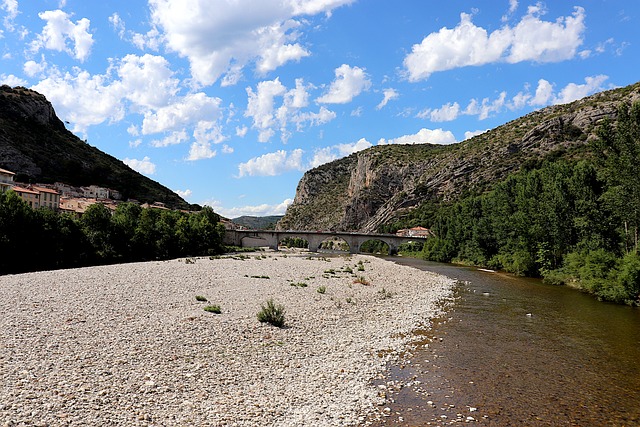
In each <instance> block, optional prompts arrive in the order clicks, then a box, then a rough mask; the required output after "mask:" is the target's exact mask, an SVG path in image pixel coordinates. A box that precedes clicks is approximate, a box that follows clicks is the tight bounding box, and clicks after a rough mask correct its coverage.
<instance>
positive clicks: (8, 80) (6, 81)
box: [0, 74, 27, 87]
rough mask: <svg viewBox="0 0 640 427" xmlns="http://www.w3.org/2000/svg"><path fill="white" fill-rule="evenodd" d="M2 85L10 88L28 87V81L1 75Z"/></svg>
mask: <svg viewBox="0 0 640 427" xmlns="http://www.w3.org/2000/svg"><path fill="white" fill-rule="evenodd" d="M0 84H3V85H9V86H12V87H14V86H26V85H27V82H26V80H23V79H21V78H20V77H16V76H14V75H13V74H0Z"/></svg>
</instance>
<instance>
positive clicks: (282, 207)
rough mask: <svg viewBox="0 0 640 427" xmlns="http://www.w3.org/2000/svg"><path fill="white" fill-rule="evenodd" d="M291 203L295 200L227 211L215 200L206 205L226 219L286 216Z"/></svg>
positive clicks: (234, 208)
mask: <svg viewBox="0 0 640 427" xmlns="http://www.w3.org/2000/svg"><path fill="white" fill-rule="evenodd" d="M291 203H293V199H286V200H284V201H283V202H282V203H278V204H275V205H269V204H266V203H265V204H262V205H257V206H240V207H233V208H229V209H227V208H224V207H223V206H222V204H221V203H220V202H218V201H216V200H214V201H211V202H206V203H205V205H208V206H211V207H212V208H213V210H214V211H215V212H216V213H218V214H219V215H222V216H223V217H225V218H237V217H240V216H270V215H284V214H285V212H286V211H287V208H288V207H289V205H290V204H291Z"/></svg>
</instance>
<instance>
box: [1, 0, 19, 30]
mask: <svg viewBox="0 0 640 427" xmlns="http://www.w3.org/2000/svg"><path fill="white" fill-rule="evenodd" d="M0 9H2V10H4V11H5V12H6V15H5V17H4V20H3V24H4V27H5V28H6V29H7V30H9V31H13V29H14V28H13V20H14V19H16V17H17V16H18V0H2V2H1V3H0ZM1 34H2V32H1V31H0V35H1Z"/></svg>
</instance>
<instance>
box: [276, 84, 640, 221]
mask: <svg viewBox="0 0 640 427" xmlns="http://www.w3.org/2000/svg"><path fill="white" fill-rule="evenodd" d="M638 99H640V83H636V84H635V85H632V86H628V87H625V88H621V89H616V90H612V91H607V92H602V93H599V94H596V95H593V96H590V97H587V98H584V99H582V100H579V101H575V102H573V103H571V104H565V105H557V106H553V107H548V108H544V109H542V110H539V111H536V112H533V113H531V114H528V115H526V116H524V117H521V118H519V119H517V120H514V121H511V122H509V123H507V124H505V125H502V126H500V127H498V128H496V129H493V130H491V131H488V132H486V133H484V134H482V135H478V136H476V137H474V138H472V139H469V140H467V141H464V142H461V143H458V144H453V145H448V146H436V145H430V144H415V145H386V146H376V147H372V148H370V149H368V150H364V151H361V152H358V153H355V154H352V155H351V156H349V157H346V158H343V159H340V160H337V161H334V162H331V163H328V164H325V165H322V166H320V167H318V168H315V169H312V170H310V171H308V172H307V173H306V174H305V175H304V176H303V177H302V179H301V180H300V183H299V184H298V188H297V190H296V196H295V199H294V202H293V204H292V205H291V206H290V207H289V209H288V210H287V213H286V215H285V216H284V218H283V219H282V220H281V221H280V222H279V223H278V228H279V229H308V230H314V229H322V230H327V229H335V230H341V231H349V230H360V231H365V232H371V231H376V230H377V229H378V228H379V227H380V226H381V225H383V224H385V223H387V222H389V221H391V220H393V219H394V218H397V217H399V216H401V215H402V214H403V213H405V212H407V211H408V210H411V209H413V208H415V207H416V206H418V205H419V204H421V203H422V202H424V201H426V200H452V199H456V198H457V197H459V196H461V195H464V194H467V193H469V192H482V191H486V190H488V189H490V188H491V186H492V184H493V183H496V182H498V181H500V180H502V179H504V178H505V177H507V176H508V175H509V174H511V173H514V172H517V171H518V170H520V169H521V168H522V167H525V166H527V165H529V166H530V165H535V164H537V163H539V162H541V161H542V160H544V159H545V158H549V157H568V158H579V157H584V156H588V155H589V151H588V141H589V140H591V139H592V138H594V137H595V130H596V128H597V125H598V123H599V122H600V121H601V120H602V119H604V118H605V117H609V118H611V119H613V120H615V116H616V112H617V108H618V105H619V104H620V103H622V102H627V103H631V102H634V101H635V100H638Z"/></svg>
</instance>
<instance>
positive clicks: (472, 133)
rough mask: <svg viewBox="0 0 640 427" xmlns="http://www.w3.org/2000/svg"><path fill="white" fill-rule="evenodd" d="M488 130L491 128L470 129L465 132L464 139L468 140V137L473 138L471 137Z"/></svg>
mask: <svg viewBox="0 0 640 427" xmlns="http://www.w3.org/2000/svg"><path fill="white" fill-rule="evenodd" d="M488 130H489V129H481V130H474V131H469V130H468V131H466V132H465V133H464V139H465V141H466V140H467V139H471V138H473V137H474V136H478V135H482V134H483V133H485V132H486V131H488Z"/></svg>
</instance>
